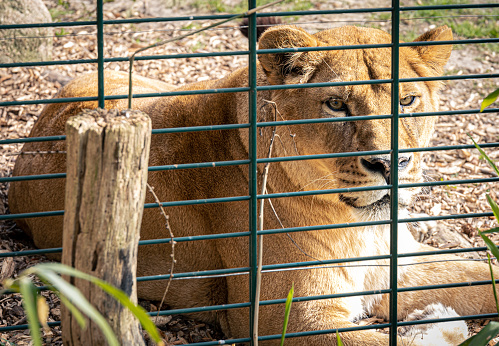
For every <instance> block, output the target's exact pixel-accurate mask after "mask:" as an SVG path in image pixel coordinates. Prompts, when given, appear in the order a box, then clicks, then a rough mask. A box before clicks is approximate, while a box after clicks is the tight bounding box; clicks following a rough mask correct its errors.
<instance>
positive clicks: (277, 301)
mask: <svg viewBox="0 0 499 346" xmlns="http://www.w3.org/2000/svg"><path fill="white" fill-rule="evenodd" d="M390 292H391V290H390V289H382V290H372V291H362V292H351V293H335V294H323V295H320V296H305V297H294V298H293V303H299V302H308V301H311V300H324V299H336V298H346V297H358V296H370V295H375V294H385V293H390ZM285 303H286V299H285V298H284V299H272V300H263V301H261V302H260V305H276V304H285Z"/></svg>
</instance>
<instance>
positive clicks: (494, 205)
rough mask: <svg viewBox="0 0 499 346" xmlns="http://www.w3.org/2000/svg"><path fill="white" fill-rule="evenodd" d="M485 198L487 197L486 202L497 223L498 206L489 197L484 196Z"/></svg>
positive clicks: (498, 218) (498, 220)
mask: <svg viewBox="0 0 499 346" xmlns="http://www.w3.org/2000/svg"><path fill="white" fill-rule="evenodd" d="M485 196H486V197H487V201H488V202H489V204H490V207H491V208H492V212H493V213H494V216H495V217H496V220H497V222H499V206H497V203H496V202H495V201H494V200H493V199H492V198H491V197H490V196H489V194H486V195H485Z"/></svg>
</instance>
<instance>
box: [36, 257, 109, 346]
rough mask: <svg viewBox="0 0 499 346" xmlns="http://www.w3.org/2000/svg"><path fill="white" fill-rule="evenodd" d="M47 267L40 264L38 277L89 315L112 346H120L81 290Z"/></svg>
mask: <svg viewBox="0 0 499 346" xmlns="http://www.w3.org/2000/svg"><path fill="white" fill-rule="evenodd" d="M51 264H56V263H51ZM57 264H58V263H57ZM47 267H49V266H45V265H42V264H40V265H39V266H38V268H36V269H34V270H35V272H36V275H38V276H39V277H40V278H43V280H44V281H46V282H49V283H50V284H51V285H52V286H53V287H55V289H57V291H59V294H61V295H65V296H66V298H67V299H68V300H70V301H71V303H73V304H74V305H75V306H76V307H78V309H80V310H81V311H82V312H83V313H84V314H85V315H87V316H88V318H90V319H91V320H92V321H93V322H94V323H95V324H96V325H97V326H98V327H99V328H100V329H101V331H102V333H103V334H104V336H105V337H106V339H107V342H108V344H109V345H110V346H119V342H118V339H117V338H116V335H114V332H113V330H112V328H111V326H110V325H109V323H107V321H106V319H105V318H104V317H103V316H102V315H101V314H100V313H99V312H98V311H97V309H95V308H94V307H93V306H92V305H90V303H89V302H88V300H87V299H86V298H85V297H84V296H83V294H82V293H81V292H80V290H78V289H77V288H76V287H74V286H73V285H71V284H70V283H68V282H67V281H66V280H64V279H63V278H61V277H60V276H59V275H57V274H56V273H55V272H54V271H53V270H49V269H48V268H47ZM33 268H35V267H31V268H30V269H33ZM68 268H69V267H68ZM71 269H73V268H71ZM28 270H29V269H27V271H28ZM73 270H74V269H73ZM82 274H83V275H85V276H90V275H87V274H84V273H82Z"/></svg>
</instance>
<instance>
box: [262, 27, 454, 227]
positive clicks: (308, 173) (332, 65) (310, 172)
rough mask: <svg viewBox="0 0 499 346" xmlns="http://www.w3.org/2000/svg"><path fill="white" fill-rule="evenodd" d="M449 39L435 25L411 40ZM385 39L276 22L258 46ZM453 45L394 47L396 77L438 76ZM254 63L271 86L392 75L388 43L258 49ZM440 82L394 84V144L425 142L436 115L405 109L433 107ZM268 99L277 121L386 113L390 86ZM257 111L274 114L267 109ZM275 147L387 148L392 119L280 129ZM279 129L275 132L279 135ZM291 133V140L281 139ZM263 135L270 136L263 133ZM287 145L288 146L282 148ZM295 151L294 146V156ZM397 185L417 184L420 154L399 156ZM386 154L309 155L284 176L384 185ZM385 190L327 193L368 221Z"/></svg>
mask: <svg viewBox="0 0 499 346" xmlns="http://www.w3.org/2000/svg"><path fill="white" fill-rule="evenodd" d="M444 40H445V41H446V40H452V32H451V30H450V29H449V28H447V27H440V28H436V29H434V30H431V31H429V32H427V33H426V34H424V35H422V36H421V37H419V38H418V39H417V40H416V41H444ZM390 42H391V36H390V35H389V34H387V33H385V32H384V31H381V30H376V29H369V28H362V27H353V26H347V27H342V28H337V29H331V30H326V31H322V32H319V33H317V34H315V35H310V34H308V33H307V32H306V31H304V30H303V29H300V28H297V27H294V26H284V27H283V26H280V27H274V28H271V29H269V30H267V31H266V32H265V33H264V34H263V36H262V37H261V39H260V41H259V48H260V49H272V48H293V47H320V46H338V45H361V44H387V43H390ZM451 49H452V46H450V45H430V46H414V47H403V48H401V49H400V69H399V71H400V74H399V78H413V77H429V76H438V75H440V74H441V73H442V69H443V66H444V65H445V63H446V62H447V60H448V58H449V56H450V52H451ZM259 61H260V64H261V67H262V69H263V71H264V72H265V76H266V79H267V82H268V83H270V84H302V83H321V82H350V81H364V80H374V79H384V80H390V79H391V48H373V49H349V50H332V51H331V50H330V51H311V52H296V53H294V52H293V53H284V54H261V55H260V56H259ZM440 85H441V83H440V82H438V81H422V82H406V83H400V88H399V90H400V91H399V100H400V104H399V112H400V114H401V115H402V118H401V120H400V122H399V129H398V131H399V143H398V144H399V148H401V149H402V148H418V147H424V146H427V145H428V143H429V141H430V138H431V134H432V132H433V125H434V123H435V117H434V116H429V117H403V115H406V114H409V113H420V112H433V111H436V110H438V103H439V99H438V91H439V89H440ZM271 101H272V102H273V105H275V106H276V109H277V110H278V112H279V116H278V117H279V119H277V120H284V119H285V120H297V119H306V118H337V117H351V116H375V115H390V114H392V111H391V84H390V83H383V84H364V85H348V86H344V85H341V86H330V87H318V88H303V89H287V90H275V91H272V94H271ZM264 108H265V109H267V110H269V111H268V112H262V113H265V114H264V115H262V117H263V118H264V119H265V120H267V121H268V120H270V119H269V117H270V116H272V115H271V114H272V112H271V111H270V108H271V107H264ZM279 131H280V136H279V139H280V141H281V142H287V143H286V144H285V145H284V146H280V145H279V144H276V146H275V148H276V150H277V151H279V153H278V155H280V156H287V155H293V154H294V155H297V154H300V155H307V154H324V153H341V152H361V151H377V150H385V151H386V150H390V142H391V121H390V119H377V120H361V121H342V122H329V123H321V124H310V125H301V126H295V127H293V128H292V129H291V130H289V129H285V128H280V130H279ZM279 131H278V133H279ZM286 131H292V132H293V135H294V136H293V137H292V138H289V137H290V136H286V134H285V132H286ZM267 137H268V136H267ZM286 147H287V150H284V148H286ZM293 151H295V152H294V153H293ZM398 160H399V162H398V173H399V182H400V183H402V184H403V183H416V182H421V181H422V179H423V178H422V171H421V154H420V153H419V152H415V153H402V154H399V159H398ZM390 163H391V160H390V154H369V155H365V156H354V157H344V158H336V159H327V160H310V161H308V163H307V165H302V166H299V168H298V166H296V165H295V168H294V169H295V172H294V173H292V174H288V176H289V177H291V179H294V183H295V186H294V187H295V188H298V189H305V190H314V189H321V188H328V189H332V188H352V187H364V186H373V185H389V184H390V183H391V177H390ZM418 191H419V188H405V189H401V190H400V192H399V205H400V206H401V207H405V206H407V205H409V204H410V202H411V200H412V199H413V196H414V195H415V194H416V193H417V192H418ZM389 193H390V191H389V190H375V191H362V192H343V193H340V194H332V195H326V196H323V197H321V198H326V199H329V201H330V202H331V200H332V201H333V202H334V203H338V204H343V205H344V206H346V207H347V208H348V209H349V210H350V211H351V212H353V215H356V218H357V219H362V220H372V219H381V218H385V217H387V216H388V214H387V212H388V207H389V200H390V198H389Z"/></svg>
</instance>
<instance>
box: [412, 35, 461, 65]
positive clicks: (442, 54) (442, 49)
mask: <svg viewBox="0 0 499 346" xmlns="http://www.w3.org/2000/svg"><path fill="white" fill-rule="evenodd" d="M422 41H452V30H451V29H450V28H448V27H447V26H446V25H444V26H440V27H438V28H435V29H433V30H430V31H428V32H426V33H424V34H423V35H421V36H419V37H418V38H417V39H415V40H414V42H422ZM414 49H415V50H416V51H417V52H418V54H419V56H420V57H421V59H423V61H424V62H425V63H426V64H427V65H428V66H429V67H431V68H432V69H433V70H434V71H435V72H436V73H438V74H442V72H443V68H444V65H445V64H446V63H447V60H449V58H450V53H451V51H452V45H437V46H417V47H414Z"/></svg>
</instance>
